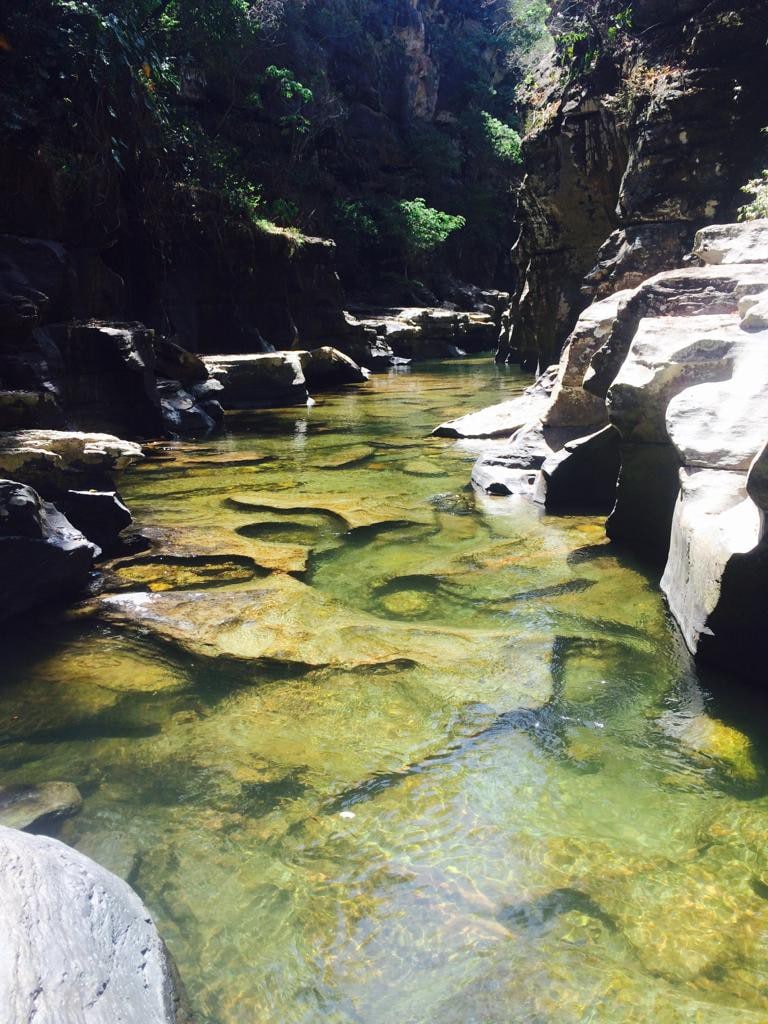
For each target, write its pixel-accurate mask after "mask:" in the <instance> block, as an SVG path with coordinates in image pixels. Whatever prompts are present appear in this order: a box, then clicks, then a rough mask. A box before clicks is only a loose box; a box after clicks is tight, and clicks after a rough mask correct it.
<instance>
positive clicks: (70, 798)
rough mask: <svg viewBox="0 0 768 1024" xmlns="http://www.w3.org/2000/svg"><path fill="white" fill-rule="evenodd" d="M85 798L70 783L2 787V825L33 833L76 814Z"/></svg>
mask: <svg viewBox="0 0 768 1024" xmlns="http://www.w3.org/2000/svg"><path fill="white" fill-rule="evenodd" d="M82 803H83V798H82V797H81V796H80V793H79V791H78V789H77V786H73V785H72V783H71V782H42V783H40V784H39V785H34V786H24V785H15V786H3V787H0V825H4V826H6V827H8V828H19V829H30V830H33V826H35V825H41V826H42V825H48V824H50V823H51V822H53V821H56V820H60V819H62V818H68V817H69V816H70V815H72V814H76V813H77V812H78V811H79V810H80V808H81V806H82Z"/></svg>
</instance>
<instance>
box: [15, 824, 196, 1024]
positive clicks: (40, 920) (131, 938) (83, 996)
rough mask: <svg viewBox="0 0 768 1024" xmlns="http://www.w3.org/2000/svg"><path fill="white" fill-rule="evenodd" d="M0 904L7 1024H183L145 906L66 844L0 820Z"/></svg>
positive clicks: (179, 1000) (178, 992) (169, 966)
mask: <svg viewBox="0 0 768 1024" xmlns="http://www.w3.org/2000/svg"><path fill="white" fill-rule="evenodd" d="M0 908H2V909H0V919H1V920H2V925H3V942H4V947H5V951H6V952H5V955H4V956H2V957H0V1006H2V1008H3V1018H4V1020H7V1021H8V1022H9V1024H10V1022H11V1021H12V1022H13V1024H186V1022H189V1024H191V1017H190V1016H189V1014H188V1012H187V1010H186V1004H185V999H184V995H183V990H182V989H181V986H180V983H179V982H178V979H177V975H176V972H175V968H174V966H173V963H172V961H171V959H170V956H169V954H168V951H167V949H166V947H165V944H164V943H163V940H162V939H161V938H160V936H159V934H158V932H157V929H156V928H155V925H154V923H153V921H152V917H151V915H150V913H149V911H148V910H147V908H146V907H145V906H144V904H143V903H142V901H141V900H140V899H139V897H138V896H137V895H136V893H135V892H134V891H133V890H132V889H131V888H130V887H129V886H128V885H127V884H126V883H125V882H123V881H122V880H121V879H119V878H117V877H116V876H115V875H113V874H111V873H110V872H109V871H106V870H105V869H104V868H102V867H100V866H99V865H98V864H95V863H94V862H93V861H92V860H89V859H88V858H87V857H84V856H83V855H82V854H80V853H78V852H77V851H76V850H72V849H70V848H69V847H68V846H65V845H64V844H63V843H60V842H58V841H57V840H55V839H49V838H46V837H43V836H32V835H28V834H26V833H24V832H18V831H16V830H15V829H10V828H5V827H0Z"/></svg>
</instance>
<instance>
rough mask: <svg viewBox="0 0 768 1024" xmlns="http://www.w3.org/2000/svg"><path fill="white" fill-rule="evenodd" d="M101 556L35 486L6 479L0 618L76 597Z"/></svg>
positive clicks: (0, 513)
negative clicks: (45, 499)
mask: <svg viewBox="0 0 768 1024" xmlns="http://www.w3.org/2000/svg"><path fill="white" fill-rule="evenodd" d="M99 554H100V549H99V548H98V547H97V546H96V545H95V544H92V543H91V542H90V541H88V540H86V538H85V537H84V536H83V534H82V533H80V532H79V530H76V529H75V527H74V526H73V525H72V524H71V523H70V522H69V520H68V519H66V518H65V516H64V515H62V513H61V512H59V511H58V509H56V508H55V507H54V506H53V505H52V504H50V503H49V502H46V501H43V500H42V498H41V497H40V495H39V494H38V493H37V492H36V491H35V490H33V489H32V488H31V487H28V486H27V485H26V484H21V483H17V482H16V481H12V480H0V619H6V618H8V617H9V616H11V615H18V614H19V613H20V612H24V611H27V610H28V609H29V608H34V607H37V606H39V605H42V604H47V603H50V602H52V601H56V600H60V599H62V598H69V597H72V596H74V595H76V594H77V593H78V592H79V591H81V590H82V589H83V588H84V587H85V584H86V582H87V581H88V577H89V574H90V571H91V569H92V567H93V561H94V559H95V558H96V557H97V556H98V555H99Z"/></svg>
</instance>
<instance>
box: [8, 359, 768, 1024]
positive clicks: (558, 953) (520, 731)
mask: <svg viewBox="0 0 768 1024" xmlns="http://www.w3.org/2000/svg"><path fill="white" fill-rule="evenodd" d="M528 382H529V379H528V378H524V377H522V376H520V377H519V379H518V377H517V376H516V374H515V372H514V371H512V370H508V369H506V368H503V367H497V366H495V365H494V364H493V363H492V361H491V360H490V359H489V358H487V357H486V358H472V359H467V360H464V361H458V362H445V363H433V364H422V365H420V366H419V367H418V369H415V370H408V371H401V372H395V371H392V372H390V373H389V374H388V375H382V376H376V377H374V378H373V379H372V380H371V381H370V383H369V385H368V386H367V387H366V388H365V389H349V390H347V391H344V392H340V393H338V394H335V395H326V396H323V397H322V399H321V401H320V402H318V404H317V405H316V406H314V407H312V408H310V409H304V408H299V409H288V410H284V411H275V410H270V411H264V412H259V413H249V414H243V415H242V416H233V417H232V418H230V420H229V422H228V425H229V432H228V433H227V434H226V435H225V436H223V437H221V438H217V439H215V440H208V441H205V442H190V443H171V442H160V443H158V444H157V445H156V446H155V447H154V449H153V450H152V451H151V454H150V457H149V458H148V459H147V461H146V462H145V463H144V464H143V465H141V466H138V467H136V468H134V469H132V470H130V471H129V473H128V474H127V476H126V477H125V479H124V480H123V481H122V487H121V489H122V493H123V496H124V497H125V499H126V502H127V504H128V505H129V507H130V508H131V509H132V511H133V512H134V514H135V516H136V519H137V521H138V522H139V524H140V525H141V527H142V528H148V532H149V534H150V536H151V535H152V531H155V535H156V536H158V537H162V539H163V551H164V553H163V555H162V556H160V555H153V554H152V553H151V552H150V553H146V552H144V553H141V554H137V555H135V556H133V557H126V558H124V559H123V560H122V561H121V562H119V563H118V564H117V565H116V566H115V567H114V569H113V570H112V571H113V577H112V579H111V581H110V585H111V586H112V587H114V589H115V593H114V594H113V595H112V596H110V597H108V598H107V599H106V601H105V602H101V604H99V605H98V606H97V610H96V611H93V610H91V611H88V610H86V611H83V610H82V609H80V610H78V609H75V611H74V612H70V613H68V614H62V615H61V616H58V617H57V616H55V615H53V614H49V615H48V616H47V617H46V618H45V620H44V621H43V622H42V623H41V622H37V621H35V622H33V623H32V624H30V625H29V626H28V627H25V626H24V625H23V624H20V625H19V627H18V630H17V632H16V633H15V641H16V642H15V649H14V650H13V651H11V652H7V651H6V660H5V666H4V672H3V684H2V687H1V688H0V722H1V723H2V724H1V725H0V736H1V737H2V745H0V772H1V776H0V781H2V783H14V782H20V781H23V782H25V783H29V782H44V781H46V780H50V779H66V780H68V781H71V782H73V783H75V784H76V785H77V786H78V788H79V789H80V791H81V793H82V794H83V797H84V805H83V808H82V811H81V813H80V814H79V815H78V816H76V817H75V818H72V819H70V820H69V821H67V822H66V823H65V824H64V826H63V827H62V829H61V831H60V835H61V838H62V839H64V840H65V841H66V842H67V843H69V844H71V845H73V846H74V847H76V848H77V849H78V850H80V851H82V852H83V853H85V854H87V855H89V856H91V857H93V858H94V859H95V860H97V861H98V862H99V863H101V864H103V865H104V866H106V867H107V868H109V869H111V870H112V871H114V872H116V873H117V874H119V875H121V876H122V877H123V878H126V879H127V880H128V881H129V882H130V883H131V884H132V885H133V886H134V887H135V889H136V890H137V891H138V892H139V893H140V895H141V896H142V897H143V899H144V900H145V901H146V903H147V905H148V907H149V909H150V910H151V912H152V913H153V915H154V916H155V919H156V922H157V924H158V927H159V929H160V932H161V934H162V935H163V937H164V938H165V940H166V941H167V943H168V945H169V947H170V949H171V951H172V953H173V954H174V957H175V958H176V960H177V962H178V965H179V969H180V973H181V975H182V977H183V978H184V980H185V983H186V985H187V988H188V989H189V992H190V996H191V999H192V1003H193V1006H194V1009H195V1010H196V1012H197V1014H198V1016H199V1021H200V1022H201V1024H276V1022H280V1024H316V1022H317V1021H319V1020H322V1021H324V1022H328V1024H406V1022H408V1024H435V1022H437V1021H440V1022H441V1024H509V1022H512V1021H514V1022H516V1024H518V1022H536V1024H544V1022H546V1024H549V1022H551V1024H555V1022H557V1024H571V1022H573V1024H576V1022H582V1021H584V1022H586V1021H589V1020H592V1019H595V1020H597V1019H599V1020H608V1019H610V1020H611V1021H613V1022H616V1024H620V1022H637V1024H641V1022H648V1021H651V1020H653V1021H654V1022H656V1024H677V1022H683V1021H686V1022H688V1021H701V1022H715V1021H717V1022H718V1024H730V1022H742V1021H743V1022H754V1024H758V1022H764V1021H765V1020H766V1015H767V1014H768V972H767V971H766V966H765V958H764V940H765V935H766V932H767V931H768V846H766V843H765V839H766V832H767V831H768V798H767V796H766V794H767V793H768V787H767V786H766V775H765V770H764V765H765V754H766V749H765V746H764V743H763V742H762V741H761V739H760V736H759V735H757V736H755V735H750V732H749V729H750V725H749V723H750V721H753V722H754V717H753V711H752V709H751V708H750V707H749V705H748V703H746V702H745V701H742V703H741V704H740V709H741V718H740V719H739V720H735V719H733V718H730V717H729V715H728V709H727V708H724V707H723V706H722V705H721V704H719V703H718V701H717V700H716V699H715V698H714V697H712V696H711V695H710V693H709V690H708V683H709V681H708V680H703V679H699V677H698V675H697V672H696V670H695V669H694V667H693V665H692V663H691V660H690V658H689V656H688V654H687V652H686V649H685V647H684V645H683V643H682V641H681V639H680V637H679V634H678V632H677V630H676V628H675V627H674V624H673V623H672V621H671V619H670V618H669V616H668V614H667V613H666V611H665V608H664V604H663V601H662V597H661V595H660V593H659V591H658V588H657V580H656V579H653V578H651V577H650V576H648V575H647V574H645V573H644V571H643V570H642V568H641V567H639V566H638V565H635V564H634V563H632V562H631V561H630V560H629V559H628V558H626V557H624V556H618V555H617V554H616V552H615V551H614V549H613V548H612V547H611V546H610V545H609V544H608V543H607V542H606V540H605V536H604V528H603V521H602V520H601V519H598V518H588V517H577V516H565V517H544V516H543V515H542V514H541V513H540V512H539V511H538V510H537V508H536V507H535V506H533V505H531V504H529V503H525V502H516V501H515V500H508V499H501V498H485V497H479V496H477V495H475V494H473V493H472V492H471V491H470V490H469V489H468V488H467V486H466V481H467V479H468V476H469V467H470V465H471V463H472V461H473V459H474V458H475V457H476V455H477V451H478V448H477V446H476V447H472V446H470V445H468V444H467V443H464V444H462V443H460V444H453V443H451V442H448V441H445V440H441V439H438V438H434V437H428V436H427V435H428V434H429V431H430V430H431V429H432V428H433V427H434V426H435V425H436V424H437V423H438V422H440V421H441V420H445V419H448V418H451V417H454V416H458V415H461V414H462V413H464V412H468V411H471V410H472V409H475V408H477V407H479V406H480V405H483V404H488V403H490V402H493V401H497V400H499V399H500V398H502V397H504V398H507V397H512V396H513V394H514V393H515V392H516V389H517V390H520V391H522V389H523V387H524V386H525V385H526V384H527V383H528ZM485 448H486V449H487V448H488V443H485ZM25 628H27V629H28V630H29V631H28V632H26V633H25V632H24V629H25ZM717 682H718V683H719V685H720V687H723V686H724V684H730V681H729V680H722V679H721V680H718V681H717ZM733 685H734V686H735V684H733ZM724 688H725V689H727V685H726V686H725V687H724Z"/></svg>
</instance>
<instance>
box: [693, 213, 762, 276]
mask: <svg viewBox="0 0 768 1024" xmlns="http://www.w3.org/2000/svg"><path fill="white" fill-rule="evenodd" d="M693 251H694V252H695V253H696V255H697V256H698V257H699V259H700V260H701V261H702V262H703V263H710V264H715V265H720V264H723V263H725V264H728V263H735V264H744V263H765V262H766V253H768V220H753V221H746V222H745V223H743V224H711V225H710V226H709V227H706V228H702V229H701V231H698V232H697V233H696V240H695V242H694V247H693Z"/></svg>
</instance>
